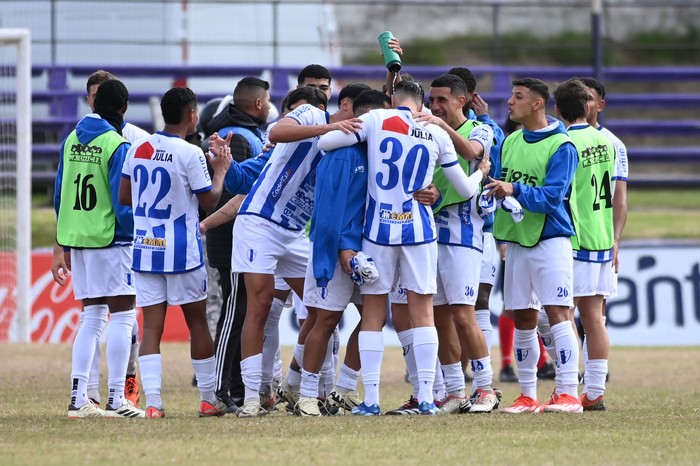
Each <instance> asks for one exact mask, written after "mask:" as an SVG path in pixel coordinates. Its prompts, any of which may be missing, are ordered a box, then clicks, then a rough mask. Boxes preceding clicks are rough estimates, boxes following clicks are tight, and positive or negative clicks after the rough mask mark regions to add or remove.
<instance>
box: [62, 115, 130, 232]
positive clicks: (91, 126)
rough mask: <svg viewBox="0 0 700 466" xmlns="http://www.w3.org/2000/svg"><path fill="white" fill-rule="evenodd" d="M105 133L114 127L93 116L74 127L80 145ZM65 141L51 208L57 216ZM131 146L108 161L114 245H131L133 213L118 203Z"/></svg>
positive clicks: (123, 145) (85, 118) (87, 117)
mask: <svg viewBox="0 0 700 466" xmlns="http://www.w3.org/2000/svg"><path fill="white" fill-rule="evenodd" d="M107 131H116V130H115V129H114V126H112V125H111V124H109V122H108V121H107V120H103V119H102V118H95V117H93V116H85V117H83V118H82V119H81V120H80V121H79V122H78V124H77V126H76V127H75V132H76V136H77V137H78V141H80V143H81V144H88V143H89V142H90V141H92V140H93V139H95V138H96V137H98V136H100V135H102V134H104V133H106V132H107ZM64 146H65V141H63V144H62V145H61V152H60V157H59V159H58V170H57V173H56V184H55V187H54V194H53V206H54V209H56V215H58V208H59V206H60V204H61V184H62V181H63V147H64ZM130 147H131V144H129V143H128V142H126V143H124V144H122V145H121V146H119V147H118V148H117V150H116V151H115V152H114V154H113V155H112V158H111V159H109V190H110V195H111V197H112V208H113V209H114V215H115V217H116V220H117V225H116V231H115V235H114V242H115V243H131V242H132V241H133V239H134V213H133V211H132V209H131V206H123V205H121V204H120V203H119V185H120V184H121V180H122V167H123V166H124V159H125V158H126V153H127V152H128V151H129V148H130Z"/></svg>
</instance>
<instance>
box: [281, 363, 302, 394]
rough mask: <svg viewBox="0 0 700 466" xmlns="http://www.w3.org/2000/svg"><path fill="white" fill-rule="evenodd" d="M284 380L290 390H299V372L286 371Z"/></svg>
mask: <svg viewBox="0 0 700 466" xmlns="http://www.w3.org/2000/svg"><path fill="white" fill-rule="evenodd" d="M284 380H286V381H287V383H288V384H289V385H290V386H291V387H292V388H295V389H296V388H299V385H301V372H298V371H295V370H294V369H292V368H289V369H288V370H287V376H286V377H285V378H284Z"/></svg>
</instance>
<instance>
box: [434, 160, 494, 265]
mask: <svg viewBox="0 0 700 466" xmlns="http://www.w3.org/2000/svg"><path fill="white" fill-rule="evenodd" d="M479 162H480V161H479V160H472V161H470V162H469V169H470V173H467V174H468V175H471V174H472V173H474V172H475V171H476V170H477V168H476V167H477V165H478V163H479ZM479 192H480V191H479ZM479 192H478V193H477V194H474V195H473V196H472V197H471V199H468V200H466V201H464V202H461V203H459V204H453V205H450V206H447V207H445V208H443V209H440V211H439V212H438V213H436V214H435V227H436V228H437V241H438V243H440V244H447V245H451V246H463V247H468V248H472V249H476V250H478V251H479V252H483V249H484V219H483V218H482V217H481V214H480V213H479V207H478V206H479V195H480V194H479Z"/></svg>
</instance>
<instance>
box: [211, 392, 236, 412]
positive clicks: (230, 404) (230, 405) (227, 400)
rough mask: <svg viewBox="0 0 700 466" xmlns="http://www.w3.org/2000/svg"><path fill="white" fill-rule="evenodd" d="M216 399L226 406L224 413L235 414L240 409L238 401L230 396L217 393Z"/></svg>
mask: <svg viewBox="0 0 700 466" xmlns="http://www.w3.org/2000/svg"><path fill="white" fill-rule="evenodd" d="M215 395H216V399H217V400H219V401H220V402H221V403H223V404H224V405H225V408H224V413H235V412H236V410H237V409H238V405H237V404H236V401H235V400H234V399H233V398H231V396H230V395H228V394H226V393H223V392H216V393H215Z"/></svg>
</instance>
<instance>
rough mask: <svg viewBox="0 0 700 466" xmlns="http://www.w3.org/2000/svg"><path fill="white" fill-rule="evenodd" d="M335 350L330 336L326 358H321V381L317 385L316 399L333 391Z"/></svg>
mask: <svg viewBox="0 0 700 466" xmlns="http://www.w3.org/2000/svg"><path fill="white" fill-rule="evenodd" d="M335 353H337V350H336V348H335V340H334V338H333V336H332V335H331V338H330V339H329V340H328V344H327V345H326V356H325V357H324V358H323V365H322V366H321V380H320V382H319V385H318V397H319V398H322V399H324V398H326V396H328V394H329V393H330V392H331V390H333V382H335V367H334V366H333V358H334V355H335Z"/></svg>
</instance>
